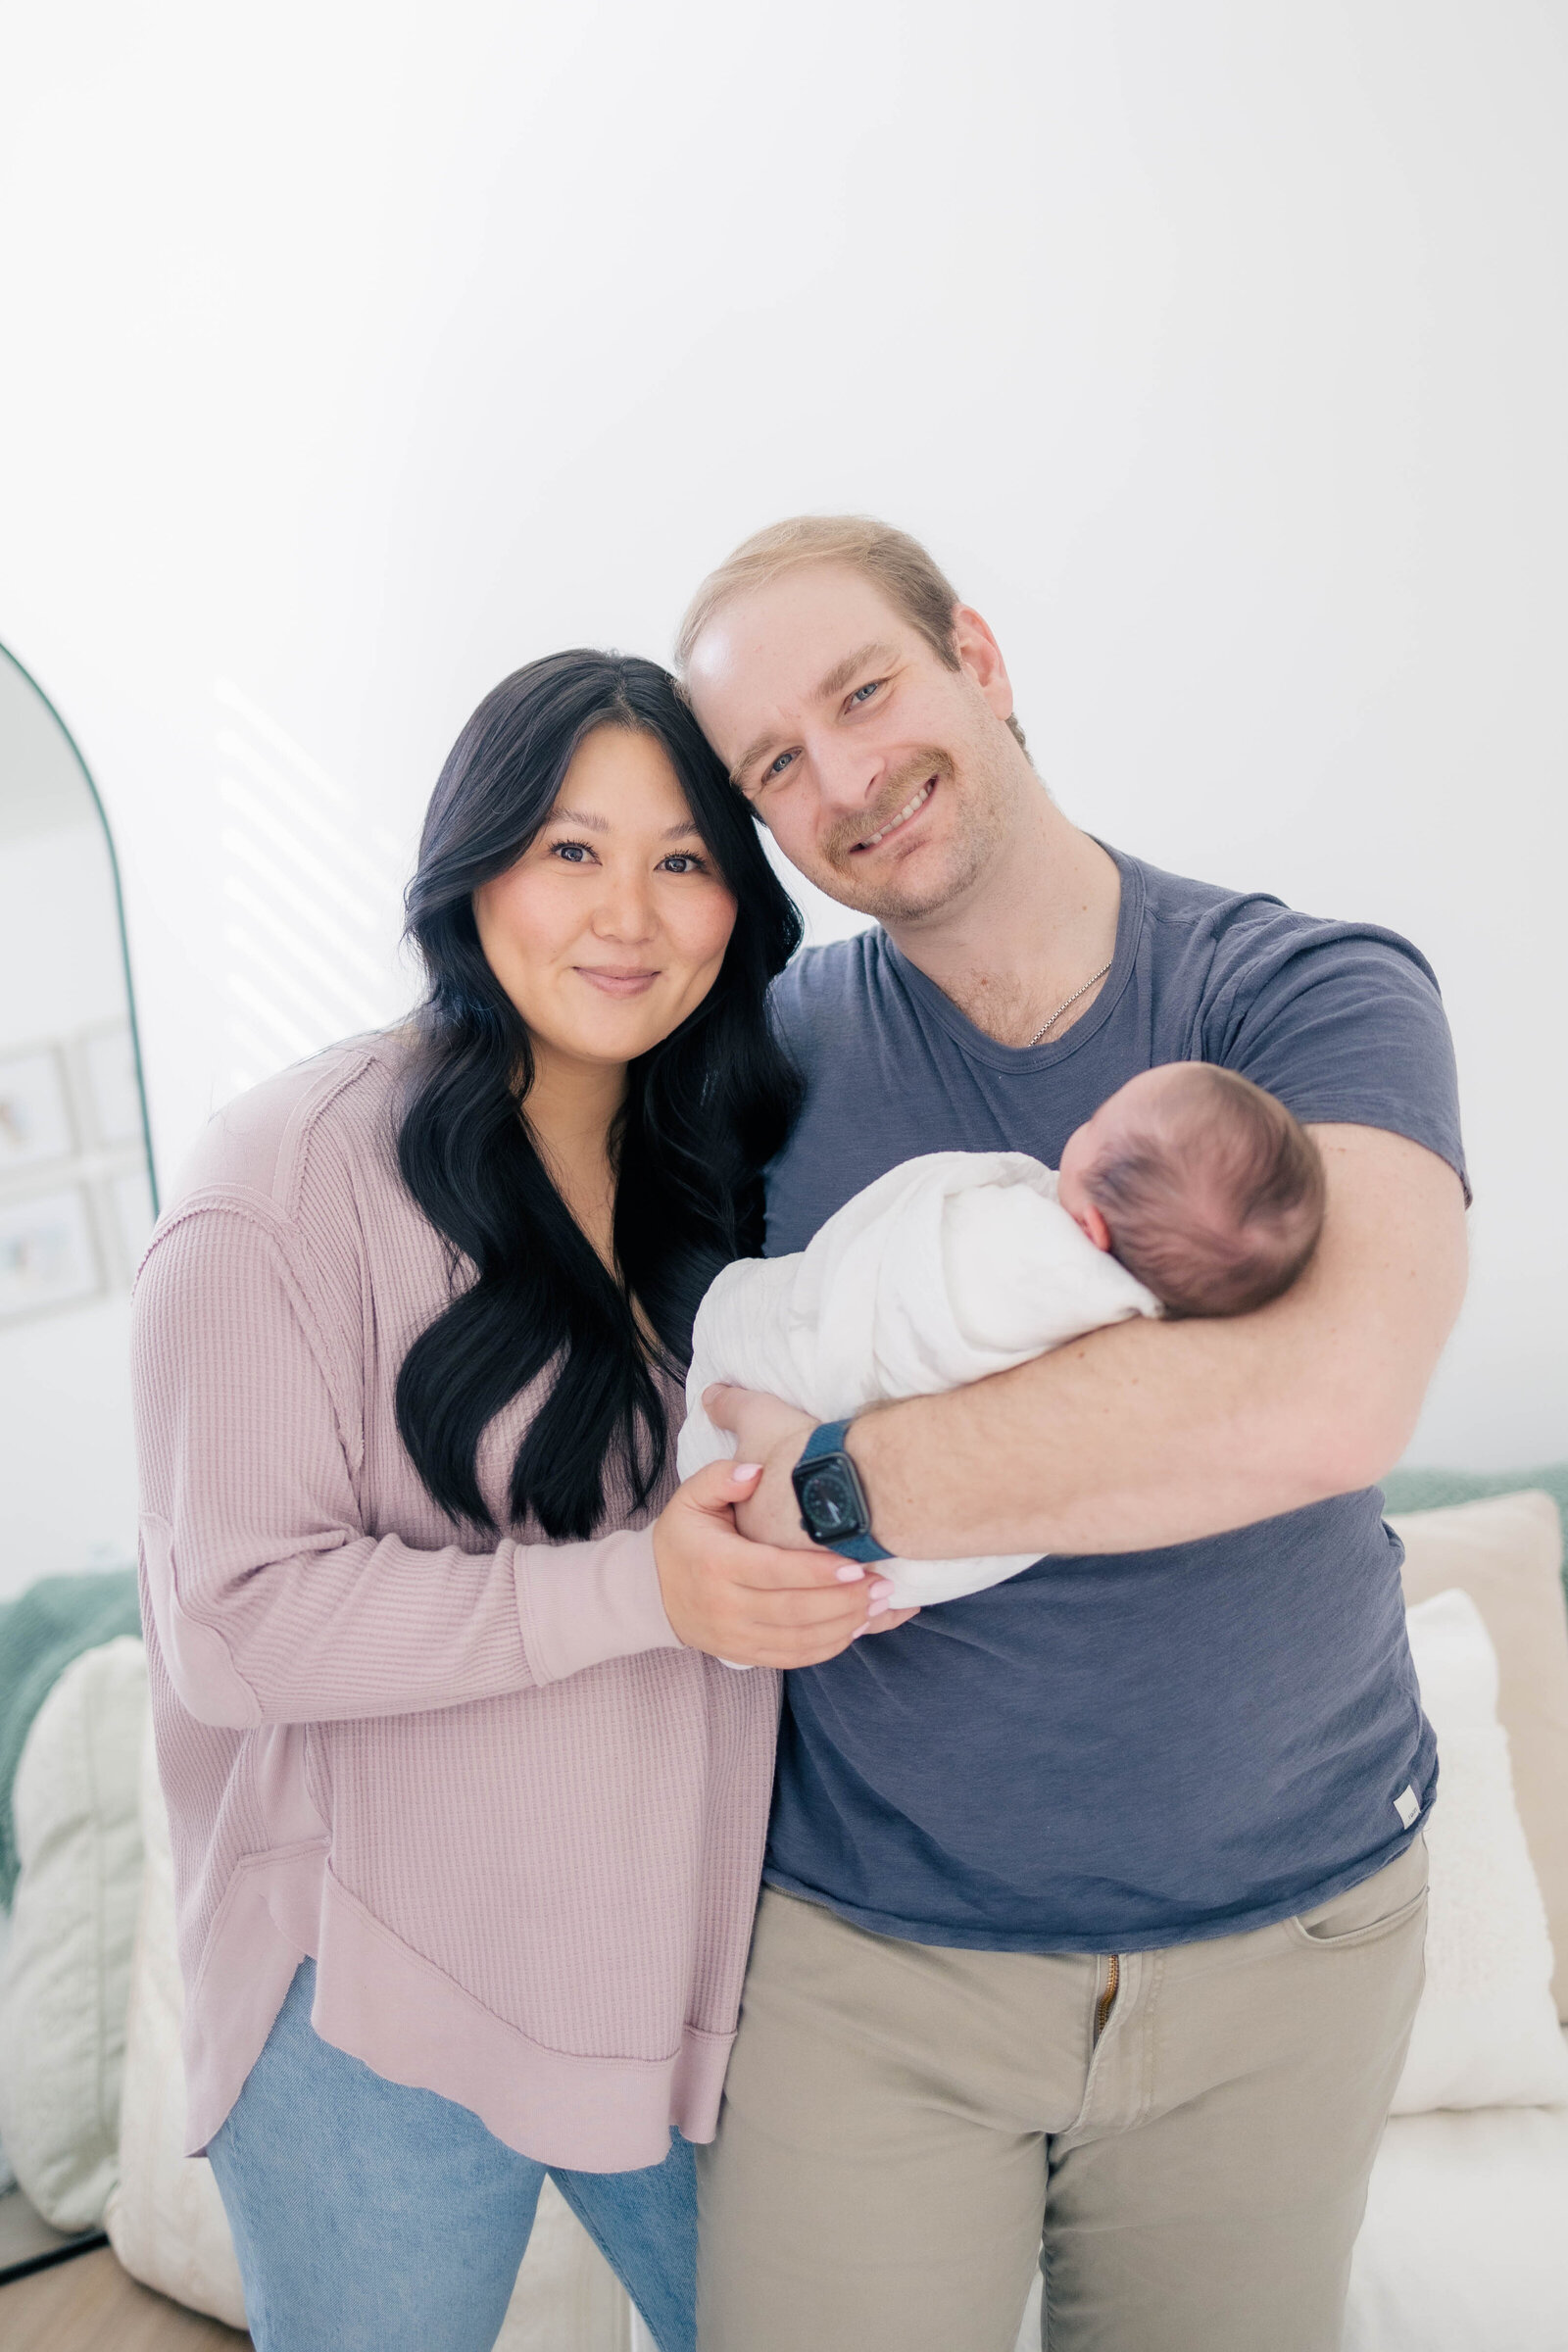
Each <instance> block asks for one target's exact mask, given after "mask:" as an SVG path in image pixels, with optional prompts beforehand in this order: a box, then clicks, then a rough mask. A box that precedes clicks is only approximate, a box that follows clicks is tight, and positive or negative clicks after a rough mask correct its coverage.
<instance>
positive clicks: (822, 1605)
mask: <svg viewBox="0 0 1568 2352" xmlns="http://www.w3.org/2000/svg"><path fill="white" fill-rule="evenodd" d="M737 1393H738V1392H737ZM763 1401H765V1402H766V1403H769V1404H773V1405H777V1399H776V1398H775V1397H768V1398H766V1399H764V1400H763ZM778 1409H779V1410H780V1411H786V1412H787V1411H788V1410H789V1407H788V1406H779V1407H778ZM795 1418H796V1419H797V1420H800V1419H802V1418H805V1419H806V1429H807V1431H808V1432H809V1430H810V1428H811V1427H812V1424H811V1422H810V1420H809V1417H806V1416H802V1415H799V1414H797V1415H796V1416H795ZM804 1443H805V1437H804V1435H803V1436H802V1438H801V1439H800V1440H799V1441H798V1443H797V1445H796V1452H799V1450H800V1446H801V1445H804ZM791 1458H792V1459H793V1456H792V1457H791ZM761 1476H762V1469H761V1465H760V1463H757V1462H711V1463H710V1464H709V1466H708V1468H707V1469H706V1470H699V1471H698V1473H697V1475H696V1477H695V1478H689V1479H688V1480H687V1481H686V1483H685V1485H684V1486H683V1487H681V1488H680V1489H679V1490H678V1491H677V1492H676V1493H675V1494H674V1495H671V1497H670V1499H669V1501H668V1502H667V1503H666V1504H665V1505H664V1508H663V1510H662V1511H661V1513H660V1515H659V1518H658V1519H657V1521H656V1522H655V1525H654V1561H655V1565H656V1566H657V1567H658V1570H659V1582H660V1588H661V1591H662V1593H663V1598H664V1614H665V1615H666V1616H667V1617H668V1619H669V1622H670V1624H671V1625H672V1626H673V1628H674V1630H675V1632H676V1633H677V1634H678V1635H679V1637H680V1639H681V1640H682V1641H683V1642H685V1643H686V1645H687V1647H688V1648H689V1649H703V1650H707V1651H708V1653H709V1655H710V1656H711V1657H715V1658H727V1659H729V1661H730V1662H731V1664H733V1665H736V1666H779V1667H792V1666H820V1665H821V1664H822V1662H823V1660H824V1659H826V1658H835V1657H837V1656H838V1654H839V1652H840V1650H842V1649H847V1648H848V1647H849V1645H850V1643H851V1642H853V1641H854V1640H855V1639H856V1636H857V1635H858V1634H862V1633H867V1632H869V1633H881V1632H883V1631H885V1630H887V1629H889V1628H891V1627H893V1626H895V1625H906V1624H907V1622H908V1620H909V1619H910V1618H911V1617H912V1616H914V1615H915V1614H916V1612H915V1611H914V1610H913V1609H894V1608H890V1607H889V1605H888V1598H889V1594H890V1593H891V1592H892V1587H891V1586H890V1585H889V1584H887V1583H886V1581H885V1580H884V1579H882V1578H879V1577H878V1576H876V1574H875V1572H874V1571H873V1572H871V1573H870V1574H867V1572H866V1571H865V1570H864V1569H863V1568H862V1567H861V1566H860V1564H859V1562H858V1560H846V1559H842V1558H840V1556H839V1554H838V1553H837V1552H832V1551H821V1550H818V1548H817V1546H816V1545H815V1544H810V1543H807V1544H806V1545H805V1548H804V1549H798V1548H796V1547H795V1546H794V1545H791V1546H790V1547H788V1548H784V1547H781V1546H779V1545H777V1544H760V1543H752V1542H750V1541H748V1539H747V1538H746V1537H745V1536H743V1535H741V1534H740V1533H739V1532H738V1530H737V1528H736V1524H735V1519H736V1510H737V1506H738V1505H740V1504H743V1503H744V1502H745V1501H747V1500H748V1499H749V1498H750V1497H751V1496H752V1495H753V1494H754V1493H755V1492H756V1489H757V1486H758V1483H759V1481H760V1478H761ZM785 1491H786V1493H788V1492H789V1486H788V1471H787V1470H786V1472H785ZM793 1499H794V1497H793V1495H791V1501H792V1502H793ZM796 1534H797V1538H799V1537H800V1536H801V1534H802V1531H801V1530H800V1528H799V1524H798V1522H797V1529H796Z"/></svg>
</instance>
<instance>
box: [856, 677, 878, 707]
mask: <svg viewBox="0 0 1568 2352" xmlns="http://www.w3.org/2000/svg"><path fill="white" fill-rule="evenodd" d="M882 683H883V681H882V679H881V678H873V679H872V680H871V682H870V684H869V685H868V686H857V688H856V689H855V692H854V693H853V694H852V695H851V697H850V700H851V702H852V703H865V702H869V701H870V699H871V697H872V695H873V694H875V693H876V692H877V690H878V688H879V687H880V686H881V685H882Z"/></svg>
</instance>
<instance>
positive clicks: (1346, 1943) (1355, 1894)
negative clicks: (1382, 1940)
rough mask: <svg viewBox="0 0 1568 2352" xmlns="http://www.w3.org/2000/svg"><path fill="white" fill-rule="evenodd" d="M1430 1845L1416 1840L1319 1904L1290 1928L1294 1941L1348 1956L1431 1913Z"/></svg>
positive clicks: (1288, 1925)
mask: <svg viewBox="0 0 1568 2352" xmlns="http://www.w3.org/2000/svg"><path fill="white" fill-rule="evenodd" d="M1426 1899H1427V1841H1426V1838H1424V1837H1422V1836H1417V1837H1416V1838H1413V1839H1412V1840H1411V1842H1410V1844H1409V1845H1407V1846H1406V1848H1405V1850H1404V1852H1403V1853H1402V1854H1400V1855H1398V1856H1397V1858H1396V1859H1395V1860H1394V1861H1393V1862H1390V1863H1388V1864H1387V1865H1386V1866H1385V1867H1384V1868H1383V1869H1382V1870H1378V1871H1374V1872H1373V1874H1372V1876H1371V1877H1370V1878H1369V1879H1363V1880H1362V1881H1361V1882H1360V1884H1359V1885H1358V1886H1355V1887H1347V1888H1346V1890H1345V1892H1344V1893H1343V1894H1335V1895H1331V1896H1330V1897H1329V1900H1328V1901H1327V1902H1326V1903H1315V1904H1314V1905H1313V1907H1312V1909H1311V1910H1310V1911H1300V1912H1298V1914H1297V1916H1296V1917H1295V1918H1294V1919H1288V1920H1287V1921H1286V1922H1285V1926H1286V1929H1287V1932H1288V1933H1289V1934H1290V1936H1291V1937H1292V1938H1293V1940H1294V1941H1296V1942H1298V1943H1303V1944H1306V1945H1308V1946H1310V1947H1312V1948H1314V1949H1316V1950H1319V1951H1326V1950H1334V1951H1345V1950H1348V1948H1349V1947H1350V1946H1352V1945H1354V1944H1358V1943H1375V1942H1376V1941H1377V1939H1378V1937H1379V1936H1392V1935H1394V1933H1395V1932H1396V1930H1397V1929H1399V1928H1402V1927H1403V1926H1404V1924H1405V1922H1406V1921H1407V1920H1410V1919H1413V1918H1415V1916H1416V1914H1417V1913H1418V1912H1420V1911H1422V1910H1424V1909H1425V1907H1426Z"/></svg>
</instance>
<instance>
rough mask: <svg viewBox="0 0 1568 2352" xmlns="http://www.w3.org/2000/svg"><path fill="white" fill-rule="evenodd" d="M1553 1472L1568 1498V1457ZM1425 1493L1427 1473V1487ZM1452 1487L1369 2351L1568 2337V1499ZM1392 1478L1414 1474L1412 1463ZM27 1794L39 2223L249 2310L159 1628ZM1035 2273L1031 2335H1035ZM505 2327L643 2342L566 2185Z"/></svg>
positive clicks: (1411, 1598) (1417, 1542)
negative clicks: (215, 2156) (190, 1967)
mask: <svg viewBox="0 0 1568 2352" xmlns="http://www.w3.org/2000/svg"><path fill="white" fill-rule="evenodd" d="M1547 1476H1548V1477H1549V1479H1550V1484H1551V1488H1552V1489H1553V1490H1554V1491H1555V1492H1556V1493H1557V1494H1558V1495H1562V1496H1564V1497H1568V1475H1565V1474H1563V1473H1557V1472H1552V1473H1548V1474H1547ZM1497 1484H1498V1485H1499V1486H1502V1487H1506V1484H1507V1482H1506V1481H1499V1482H1497ZM1405 1492H1406V1495H1409V1498H1410V1499H1412V1500H1416V1501H1427V1500H1429V1499H1431V1498H1432V1490H1431V1489H1430V1488H1429V1489H1427V1490H1425V1491H1422V1490H1421V1489H1419V1488H1417V1489H1415V1490H1414V1491H1413V1493H1412V1492H1411V1490H1410V1489H1409V1488H1408V1487H1407V1488H1406V1491H1405ZM1444 1493H1451V1486H1450V1487H1449V1488H1448V1489H1446V1490H1440V1491H1439V1496H1438V1507H1431V1508H1426V1509H1421V1510H1417V1511H1413V1512H1408V1513H1397V1514H1396V1515H1395V1518H1394V1522H1393V1523H1394V1524H1395V1525H1396V1526H1397V1529H1398V1531H1399V1532H1400V1533H1401V1535H1402V1536H1403V1538H1404V1542H1405V1546H1406V1559H1405V1570H1404V1574H1405V1597H1406V1603H1407V1607H1408V1609H1409V1626H1410V1634H1411V1642H1412V1648H1413V1651H1414V1653H1415V1657H1416V1663H1417V1671H1418V1673H1419V1674H1420V1676H1421V1681H1422V1691H1423V1697H1424V1700H1425V1703H1426V1706H1427V1711H1428V1713H1429V1714H1430V1715H1431V1717H1432V1719H1433V1722H1434V1724H1435V1726H1436V1728H1437V1732H1438V1739H1439V1748H1440V1758H1441V1765H1442V1789H1441V1793H1440V1798H1439V1802H1438V1805H1437V1806H1436V1808H1435V1810H1434V1813H1433V1817H1432V1821H1431V1824H1430V1829H1429V1845H1430V1847H1431V1858H1432V1908H1431V1920H1430V1926H1429V1941H1428V1987H1427V1992H1426V1994H1425V1996H1424V1998H1423V2003H1422V2010H1421V2014H1420V2016H1419V2017H1418V2020H1417V2026H1416V2030H1415V2033H1414V2034H1413V2036H1412V2046H1411V2053H1410V2058H1409V2060H1408V2062H1407V2065H1406V2069H1405V2075H1404V2078H1403V2080H1402V2081H1401V2084H1400V2090H1399V2094H1398V2097H1397V2101H1396V2112H1395V2114H1394V2115H1393V2117H1392V2118H1391V2119H1390V2122H1389V2125H1388V2129H1387V2131H1386V2133H1385V2137H1384V2141H1383V2145H1382V2148H1381V2151H1380V2153H1379V2156H1378V2159H1377V2163H1376V2166H1375V2169H1374V2172H1373V2177H1372V2182H1371V2187H1370V2192H1369V2196H1368V2203H1367V2213H1366V2220H1365V2224H1364V2226H1363V2229H1362V2232H1361V2236H1360V2239H1359V2241H1358V2244H1357V2247H1356V2252H1355V2259H1354V2265H1353V2269H1352V2276H1351V2282H1350V2296H1349V2306H1348V2320H1347V2329H1346V2337H1345V2344H1346V2352H1449V2347H1452V2352H1460V2348H1461V2347H1462V2348H1463V2352H1483V2348H1484V2352H1564V2347H1565V2346H1568V2264H1565V2263H1564V2262H1563V2260H1562V2258H1561V2254H1560V2251H1559V2246H1560V2236H1559V2233H1560V2231H1561V2229H1562V2219H1563V2216H1564V2215H1565V2214H1568V2045H1565V2043H1564V2039H1563V2036H1562V2034H1561V2031H1560V2021H1561V2020H1562V2019H1563V2018H1564V2017H1568V1613H1565V1609H1564V1597H1563V1584H1562V1524H1561V1516H1560V1513H1559V1508H1558V1503H1557V1501H1556V1500H1554V1499H1553V1495H1552V1493H1548V1492H1544V1491H1541V1490H1537V1491H1533V1492H1523V1493H1507V1492H1502V1493H1496V1494H1491V1495H1472V1496H1471V1497H1469V1498H1460V1499H1455V1500H1444V1499H1443V1495H1444ZM1393 1497H1394V1499H1395V1500H1396V1501H1398V1500H1402V1499H1404V1498H1405V1497H1404V1496H1403V1495H1400V1492H1399V1489H1398V1487H1397V1485H1396V1486H1394V1488H1393ZM13 1810H14V1818H15V1831H16V1842H17V1852H18V1857H19V1860H20V1872H19V1876H18V1879H17V1885H16V1892H15V1899H14V1903H13V1906H12V1915H11V1934H10V1939H9V1944H8V1947H7V1949H6V1951H5V1955H4V1958H3V1961H0V2140H3V2142H4V2144H5V2147H6V2149H7V2150H8V2152H9V2156H10V2160H11V2161H12V2162H13V2163H14V2164H15V2166H16V2170H17V2174H18V2177H19V2179H20V2180H21V2182H22V2185H23V2187H24V2188H25V2190H26V2192H27V2194H28V2196H29V2197H30V2198H31V2200H32V2202H33V2204H34V2205H35V2206H36V2207H37V2208H38V2210H39V2212H40V2213H42V2214H43V2216H44V2217H45V2219H46V2220H49V2221H51V2222H53V2223H54V2224H55V2225H56V2226H57V2227H59V2228H61V2229H88V2228H92V2227H94V2226H98V2225H100V2224H101V2226H103V2227H104V2228H106V2229H107V2230H108V2233H109V2237H110V2240H111V2243H112V2244H113V2246H114V2248H115V2250H116V2253H117V2254H118V2256H119V2258H120V2260H121V2262H122V2263H123V2266H124V2268H125V2269H126V2270H127V2271H128V2272H129V2273H130V2274H131V2275H132V2276H133V2277H135V2278H139V2279H141V2280H143V2281H144V2282H145V2283H146V2284H148V2285H150V2286H153V2287H155V2288H158V2289H159V2290H160V2291H162V2292H163V2293H165V2294H168V2295H170V2296H172V2297H173V2298H174V2299H176V2300H177V2301H179V2302H182V2303H185V2304H187V2305H189V2306H190V2307H191V2308H193V2309H195V2310H197V2311H201V2312H205V2313H208V2314H210V2315H211V2316H212V2317H214V2318H217V2319H220V2320H222V2321H225V2322H226V2323H228V2324H229V2325H230V2326H233V2327H241V2326H243V2323H244V2304H243V2296H242V2293H241V2289H240V2281H239V2276H238V2271H237V2267H236V2265H235V2262H234V2256H233V2249H232V2246H231V2243H230V2241H229V2236H228V2230H227V2225H226V2222H225V2219H224V2216H223V2212H222V2207H221V2201H220V2199H219V2197H218V2194H217V2190H216V2185H215V2183H214V2181H213V2179H212V2175H211V2173H210V2171H209V2168H208V2167H207V2166H206V2165H205V2164H204V2163H202V2162H200V2161H199V2160H193V2159H189V2158H187V2157H185V2156H184V2155H183V2153H182V2136H181V2135H182V2128H183V2105H184V2093H183V2082H182V2078H181V2072H180V2062H179V2026H180V2009H181V1994H180V1985H179V1977H178V1970H177V1966H176V1962H175V1957H174V1923H173V1896H172V1865H171V1861H170V1852H169V1830H168V1822H167V1819H166V1817H165V1814H164V1808H163V1802H162V1797H161V1794H160V1791H159V1789H158V1783H157V1777H156V1773H155V1771H154V1768H153V1760H152V1748H151V1740H150V1734H149V1729H148V1723H147V1705H146V1668H145V1660H144V1657H143V1653H142V1649H141V1644H140V1642H138V1641H137V1640H136V1639H134V1638H133V1637H130V1636H126V1635H120V1636H117V1637H116V1638H114V1639H111V1640H109V1641H107V1642H98V1643H96V1644H95V1645H94V1646H92V1647H89V1648H87V1649H85V1650H83V1651H82V1652H81V1653H80V1654H79V1655H78V1656H76V1657H75V1658H74V1659H73V1662H72V1663H71V1664H70V1665H68V1666H67V1667H66V1668H65V1670H64V1671H63V1672H62V1673H61V1674H60V1675H59V1677H58V1680H57V1681H56V1682H55V1683H54V1686H53V1688H52V1689H51V1690H50V1691H49V1693H48V1696H47V1698H46V1699H45V1700H44V1701H43V1703H42V1704H41V1705H40V1706H39V1708H38V1710H37V1713H36V1715H35V1717H34V1719H33V1721H32V1723H31V1726H30V1729H29V1730H28V1732H27V1735H26V1740H25V1746H24V1748H23V1751H22V1757H21V1762H20V1765H19V1767H18V1770H17V1775H16V1782H15V1789H14V1800H13ZM1554 1948H1555V1950H1556V1952H1558V1953H1561V1954H1562V1955H1563V1956H1564V1965H1563V1966H1562V1967H1560V1968H1559V1969H1558V1971H1557V1974H1556V1979H1555V1985H1553V1949H1554ZM1039 2291H1040V2290H1039V2287H1038V2285H1037V2286H1036V2289H1035V2294H1034V2297H1033V2298H1032V2300H1031V2304H1030V2307H1029V2308H1028V2309H1027V2310H1026V2311H1025V2313H1024V2314H1023V2317H1022V2322H1021V2328H1020V2334H1019V2338H1018V2345H1019V2352H1034V2348H1035V2347H1037V2346H1038V2344H1039V2315H1038V2304H1039ZM500 2341H501V2343H502V2345H503V2346H506V2347H509V2352H524V2348H525V2347H526V2348H532V2347H538V2348H539V2352H544V2348H545V2347H547V2346H548V2347H549V2352H647V2347H648V2346H649V2339H648V2337H647V2335H646V2331H645V2330H644V2329H643V2328H642V2327H641V2326H640V2323H639V2322H638V2320H637V2318H636V2315H635V2314H634V2313H633V2312H632V2311H631V2310H630V2307H629V2305H628V2304H627V2301H626V2298H625V2295H624V2294H623V2292H622V2290H621V2289H620V2287H619V2285H618V2283H617V2282H616V2280H615V2279H614V2278H613V2275H612V2274H611V2272H610V2271H609V2269H608V2268H607V2266H606V2265H605V2263H604V2261H603V2259H602V2257H601V2256H600V2255H599V2253H598V2251H597V2249H596V2248H595V2247H594V2246H593V2245H592V2243H591V2241H590V2240H589V2239H588V2238H587V2236H586V2235H585V2233H584V2232H583V2231H582V2229H580V2228H579V2226H578V2225H577V2223H576V2221H575V2220H574V2218H573V2217H572V2215H571V2214H570V2212H569V2211H568V2209H567V2208H566V2206H565V2205H564V2202H563V2201H562V2200H561V2199H560V2198H559V2197H558V2196H556V2195H555V2194H554V2192H553V2191H549V2190H547V2193H546V2195H545V2197H544V2198H543V2199H542V2201H541V2205H540V2211H539V2220H538V2223H537V2226H536V2229H535V2231H534V2236H533V2240H532V2242H531V2244H530V2247H529V2250H528V2255H527V2258H526V2260H525V2261H524V2263H523V2266H522V2269H521V2271H520V2272H519V2274H518V2279H517V2285H516V2290H515V2295H514V2297H513V2302H512V2305H511V2308H510V2310H509V2312H508V2315H507V2320H506V2324H505V2327H504V2330H503V2333H502V2336H501V2339H500Z"/></svg>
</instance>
